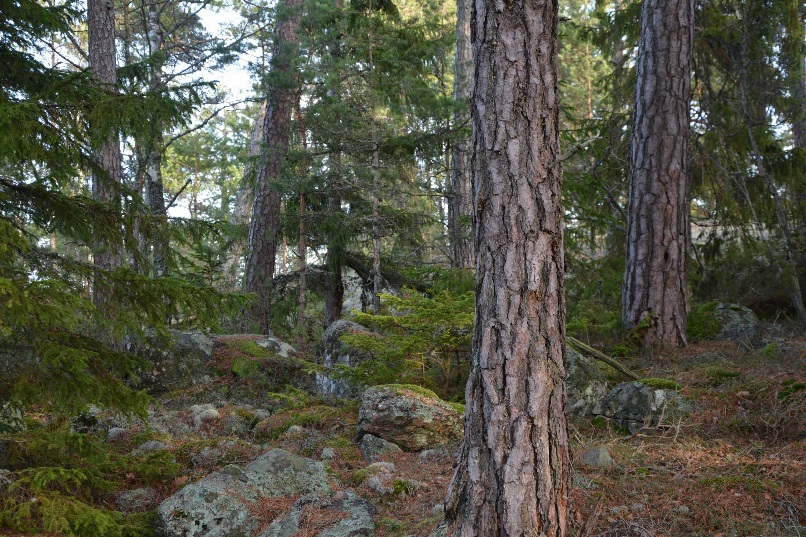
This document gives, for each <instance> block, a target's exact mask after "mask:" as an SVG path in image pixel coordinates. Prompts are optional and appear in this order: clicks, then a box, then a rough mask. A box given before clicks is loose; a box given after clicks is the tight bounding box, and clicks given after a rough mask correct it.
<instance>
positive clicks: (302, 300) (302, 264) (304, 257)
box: [296, 93, 308, 337]
mask: <svg viewBox="0 0 806 537" xmlns="http://www.w3.org/2000/svg"><path fill="white" fill-rule="evenodd" d="M296 107H297V124H298V125H299V129H298V130H299V139H300V143H301V144H302V150H303V151H306V152H307V151H308V138H307V132H306V130H305V124H304V122H303V119H302V110H301V108H300V94H299V93H298V94H297V102H296ZM303 173H304V174H305V175H307V173H308V169H307V162H306V165H305V170H304V172H303ZM305 203H306V200H305V192H301V193H300V195H299V315H298V316H297V326H299V327H302V326H304V324H305V306H306V303H307V300H306V299H307V297H306V295H305V293H306V288H305V287H306V281H305V277H306V272H307V270H308V248H307V245H306V243H305V238H306V237H305V211H306V207H305ZM300 337H302V336H300Z"/></svg>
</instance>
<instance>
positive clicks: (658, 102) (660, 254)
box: [622, 0, 694, 347]
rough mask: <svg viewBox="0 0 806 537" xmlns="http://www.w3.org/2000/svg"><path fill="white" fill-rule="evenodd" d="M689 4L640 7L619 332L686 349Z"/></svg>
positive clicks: (677, 0)
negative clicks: (637, 329) (639, 333)
mask: <svg viewBox="0 0 806 537" xmlns="http://www.w3.org/2000/svg"><path fill="white" fill-rule="evenodd" d="M693 36H694V7H693V2H692V0H645V1H644V6H643V11H642V16H641V37H640V41H639V45H638V64H637V71H638V74H637V77H638V78H637V82H636V90H635V110H634V121H633V133H632V149H631V154H630V186H629V209H628V212H627V266H626V270H625V275H624V284H623V287H622V305H623V310H622V321H623V324H624V328H626V329H632V328H635V327H639V326H640V327H642V328H643V330H642V334H643V340H642V343H643V345H644V346H646V347H651V346H656V345H660V346H683V345H685V344H686V310H687V303H686V257H687V251H688V234H689V199H688V192H689V164H688V145H689V143H688V141H689V102H690V99H691V97H690V93H691V62H692V41H693Z"/></svg>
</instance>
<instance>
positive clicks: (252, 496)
mask: <svg viewBox="0 0 806 537" xmlns="http://www.w3.org/2000/svg"><path fill="white" fill-rule="evenodd" d="M329 492H330V486H329V484H328V476H327V471H326V468H325V466H324V464H322V463H320V462H314V461H311V460H308V459H304V458H302V457H298V456H296V455H292V454H290V453H288V452H286V451H283V450H280V449H275V450H272V451H269V452H267V453H264V454H263V455H261V456H260V457H258V458H257V459H255V460H253V461H252V462H250V463H248V464H246V465H245V466H235V465H230V466H227V467H225V468H223V469H222V470H220V471H218V472H213V473H212V474H210V475H208V476H206V477H204V478H202V479H201V480H199V481H198V482H196V483H193V484H190V485H187V486H185V487H184V488H182V489H181V490H179V491H178V492H177V493H176V494H174V495H173V496H171V497H170V498H168V499H166V500H165V501H164V502H162V503H161V504H160V506H159V508H158V509H157V514H158V516H159V520H160V525H161V529H162V531H163V532H164V534H165V537H196V536H208V537H239V536H243V537H251V536H252V535H253V533H254V532H255V531H257V530H258V529H259V527H258V523H259V521H258V520H256V519H255V518H254V516H252V514H251V511H250V509H249V507H250V505H253V504H255V503H256V502H257V501H258V500H259V499H260V498H265V497H279V496H292V495H298V496H304V495H310V494H313V495H326V494H328V493H329Z"/></svg>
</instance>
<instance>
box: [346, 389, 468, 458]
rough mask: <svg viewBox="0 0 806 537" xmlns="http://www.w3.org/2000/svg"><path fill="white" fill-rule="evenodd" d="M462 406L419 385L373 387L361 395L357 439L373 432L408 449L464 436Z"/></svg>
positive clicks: (433, 444) (417, 449) (442, 443)
mask: <svg viewBox="0 0 806 537" xmlns="http://www.w3.org/2000/svg"><path fill="white" fill-rule="evenodd" d="M459 407H461V405H452V404H450V403H447V402H445V401H443V400H442V399H440V398H439V397H437V395H436V394H435V393H434V392H432V391H430V390H426V389H424V388H420V387H419V386H409V385H399V384H388V385H384V386H373V387H372V388H367V389H366V390H365V391H364V394H363V396H362V397H361V408H360V409H359V411H358V439H359V440H360V439H361V438H362V437H363V436H364V435H366V434H371V435H374V436H377V437H378V438H383V439H384V440H386V441H388V442H392V443H393V444H397V445H398V446H400V447H401V448H403V449H404V450H406V451H420V450H423V449H427V448H430V447H434V446H439V445H444V444H447V443H449V442H452V441H454V440H458V439H460V438H461V437H462V432H463V423H462V417H463V416H462V412H461V408H459Z"/></svg>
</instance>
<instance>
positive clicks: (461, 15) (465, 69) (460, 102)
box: [448, 0, 474, 268]
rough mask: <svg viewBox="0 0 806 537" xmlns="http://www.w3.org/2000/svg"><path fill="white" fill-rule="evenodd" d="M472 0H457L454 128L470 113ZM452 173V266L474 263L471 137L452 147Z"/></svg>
mask: <svg viewBox="0 0 806 537" xmlns="http://www.w3.org/2000/svg"><path fill="white" fill-rule="evenodd" d="M470 7H471V2H470V0H456V65H455V74H454V79H453V101H454V103H455V104H456V105H457V106H458V107H459V108H458V109H457V111H456V113H455V114H454V116H453V126H454V128H457V127H460V126H463V125H465V124H466V123H467V122H468V120H469V116H470V113H469V111H468V110H467V109H466V108H464V107H465V106H466V105H467V103H468V100H469V99H470V84H471V77H472V72H471V69H472V63H473V61H472V60H473V58H472V50H471V47H470ZM451 163H452V165H451V177H450V188H449V190H448V235H449V236H450V242H451V266H453V267H461V268H468V267H472V266H473V261H474V260H473V245H472V242H471V240H470V234H471V233H470V231H471V229H470V225H469V224H470V220H471V216H472V214H473V186H472V184H471V176H470V140H467V139H458V140H456V141H455V142H454V144H453V145H452V147H451Z"/></svg>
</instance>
